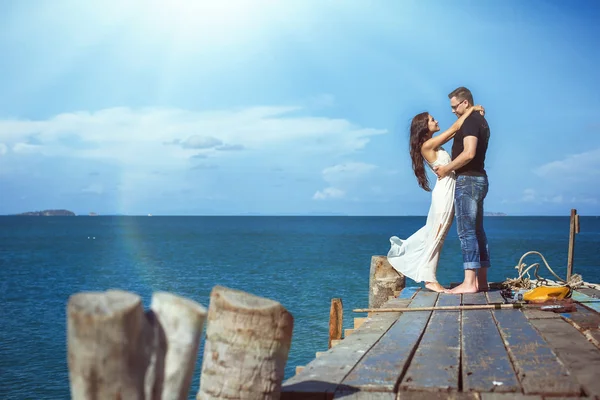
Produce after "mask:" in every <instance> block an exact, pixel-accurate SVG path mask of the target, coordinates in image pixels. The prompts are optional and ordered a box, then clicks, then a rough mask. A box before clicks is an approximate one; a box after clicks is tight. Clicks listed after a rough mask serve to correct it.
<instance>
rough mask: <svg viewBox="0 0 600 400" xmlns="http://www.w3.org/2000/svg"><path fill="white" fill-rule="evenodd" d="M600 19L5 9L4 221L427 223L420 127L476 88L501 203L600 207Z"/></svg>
mask: <svg viewBox="0 0 600 400" xmlns="http://www.w3.org/2000/svg"><path fill="white" fill-rule="evenodd" d="M123 4H126V5H123ZM599 19H600V5H598V3H597V2H593V1H587V2H586V1H576V0H574V1H571V2H569V3H565V2H564V1H559V0H556V1H554V0H552V1H549V0H530V1H526V2H525V1H517V0H503V1H491V0H490V1H462V2H447V1H442V0H439V1H433V0H419V1H409V0H403V1H392V0H388V1H368V2H367V1H358V0H357V1H341V0H340V1H323V0H321V1H310V0H302V1H300V0H297V1H296V0H286V1H280V2H276V1H267V0H255V1H253V2H250V1H242V0H238V1H233V0H232V1H228V2H223V1H193V0H170V1H156V0H148V1H142V0H131V1H128V2H121V1H116V0H110V1H86V2H81V1H71V0H55V1H53V2H44V1H41V0H38V1H36V0H30V1H5V2H2V3H1V4H0V30H1V31H2V32H1V34H0V54H1V57H2V63H0V87H1V90H2V96H0V214H10V213H18V212H23V211H30V210H40V209H47V208H66V209H70V210H73V211H74V212H76V213H78V214H87V213H88V212H90V211H94V212H97V213H100V214H115V213H123V214H147V213H152V214H155V215H159V214H167V215H206V214H209V215H210V214H220V215H223V214H246V213H260V214H271V215H273V214H330V213H335V214H347V215H425V214H426V213H427V210H428V207H429V201H430V194H429V193H427V192H424V191H423V190H421V189H420V188H419V186H418V185H417V181H416V179H415V178H414V175H413V173H412V170H411V164H410V159H409V155H408V127H409V123H410V119H411V118H412V117H413V116H414V115H415V114H417V113H419V112H422V111H425V110H427V111H429V112H431V113H432V114H433V115H434V116H435V117H436V118H437V119H438V120H439V121H440V125H441V126H442V128H445V127H448V126H449V125H450V124H451V123H452V122H453V121H454V120H455V117H454V115H453V114H452V113H451V112H450V107H449V102H448V98H447V93H449V92H450V91H451V90H453V89H454V88H455V87H457V86H463V85H464V86H467V87H469V88H470V89H471V90H472V91H473V93H474V96H475V102H476V103H479V104H482V105H484V106H485V107H486V112H487V113H486V117H487V119H488V121H489V123H490V127H491V133H492V138H491V141H490V148H489V151H488V156H487V163H486V164H487V165H486V166H487V171H488V175H489V178H490V191H489V194H488V197H487V199H486V210H487V211H495V212H506V213H508V214H510V215H568V214H569V210H570V209H571V208H577V209H578V211H579V213H580V214H582V215H600V187H599V186H598V185H597V182H598V180H599V179H600V120H599V119H598V116H599V115H600V91H599V90H598V88H599V87H600V74H599V73H598V65H599V64H600V51H598V49H599V48H600V27H599V26H598V24H597V23H595V22H596V21H598V20H599ZM447 147H448V148H449V147H450V146H449V145H447ZM430 176H431V177H433V175H430Z"/></svg>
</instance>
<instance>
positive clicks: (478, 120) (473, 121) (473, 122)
mask: <svg viewBox="0 0 600 400" xmlns="http://www.w3.org/2000/svg"><path fill="white" fill-rule="evenodd" d="M466 136H475V137H476V138H477V149H476V150H475V157H474V158H473V159H472V160H471V161H469V162H468V163H467V164H466V165H464V166H462V167H461V168H459V169H457V170H456V171H455V172H456V175H479V176H486V175H487V174H486V172H485V153H486V151H487V148H488V141H489V140H490V127H489V125H488V123H487V121H486V119H485V118H484V117H483V115H481V114H480V113H479V112H478V111H474V112H473V113H472V114H471V115H469V117H467V119H466V120H465V122H464V123H463V125H462V127H461V128H460V129H459V130H458V132H456V135H454V142H453V143H452V159H453V160H454V159H455V158H456V157H458V155H459V154H460V153H462V152H463V150H464V148H465V146H464V143H463V140H464V138H465V137H466Z"/></svg>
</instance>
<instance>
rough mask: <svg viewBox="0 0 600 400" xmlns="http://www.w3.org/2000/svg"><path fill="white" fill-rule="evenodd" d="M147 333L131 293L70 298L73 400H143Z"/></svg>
mask: <svg viewBox="0 0 600 400" xmlns="http://www.w3.org/2000/svg"><path fill="white" fill-rule="evenodd" d="M145 327H146V317H145V315H144V310H143V307H142V300H141V298H140V297H139V296H137V295H135V294H133V293H128V292H124V291H120V290H109V291H107V292H84V293H77V294H74V295H72V296H71V297H70V298H69V301H68V304H67V354H68V366H69V381H70V386H71V398H72V399H73V400H88V399H132V400H144V397H145V396H144V375H145V371H146V368H147V366H148V362H149V354H148V349H147V344H148V341H147V338H146V337H145V334H144V333H145Z"/></svg>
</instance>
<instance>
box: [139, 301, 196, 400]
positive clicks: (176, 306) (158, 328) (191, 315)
mask: <svg viewBox="0 0 600 400" xmlns="http://www.w3.org/2000/svg"><path fill="white" fill-rule="evenodd" d="M150 309H151V313H152V315H153V319H154V322H155V323H154V324H151V325H152V326H153V328H154V329H152V330H153V334H152V335H151V337H152V345H151V346H150V349H151V357H150V365H149V368H148V370H147V372H146V400H187V398H188V393H189V391H190V386H191V384H192V378H193V374H194V367H195V366H196V359H197V357H198V347H199V345H200V336H201V335H202V328H203V327H204V321H205V320H206V309H205V308H204V307H202V306H201V305H200V304H198V303H196V302H194V301H192V300H188V299H186V298H183V297H179V296H176V295H174V294H171V293H167V292H155V293H154V294H153V295H152V303H151V305H150Z"/></svg>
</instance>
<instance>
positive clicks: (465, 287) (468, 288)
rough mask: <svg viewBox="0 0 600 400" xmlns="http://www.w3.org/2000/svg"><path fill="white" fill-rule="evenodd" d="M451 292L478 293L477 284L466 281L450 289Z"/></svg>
mask: <svg viewBox="0 0 600 400" xmlns="http://www.w3.org/2000/svg"><path fill="white" fill-rule="evenodd" d="M450 293H453V294H461V293H477V284H471V285H470V284H467V283H465V282H463V283H461V284H460V285H458V286H456V287H455V288H452V289H450Z"/></svg>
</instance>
